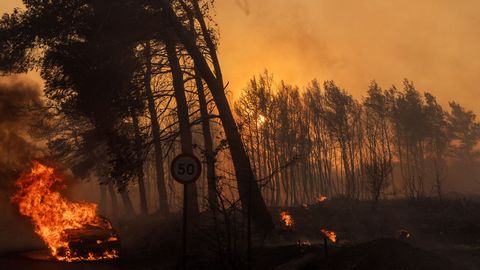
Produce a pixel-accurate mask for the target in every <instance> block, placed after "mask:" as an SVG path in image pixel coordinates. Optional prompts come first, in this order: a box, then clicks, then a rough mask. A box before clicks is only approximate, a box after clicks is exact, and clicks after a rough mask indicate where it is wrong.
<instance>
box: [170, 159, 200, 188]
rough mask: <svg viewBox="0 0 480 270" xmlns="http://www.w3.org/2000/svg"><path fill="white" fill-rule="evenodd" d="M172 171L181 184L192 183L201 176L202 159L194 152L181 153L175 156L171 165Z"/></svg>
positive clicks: (174, 177)
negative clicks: (193, 153)
mask: <svg viewBox="0 0 480 270" xmlns="http://www.w3.org/2000/svg"><path fill="white" fill-rule="evenodd" d="M170 172H171V174H172V176H173V179H175V180H176V181H177V182H179V183H181V184H190V183H193V182H195V181H197V179H198V178H199V177H200V174H201V173H202V164H201V163H200V160H198V158H197V157H196V156H194V155H192V154H187V153H184V154H180V155H178V156H177V157H175V158H174V159H173V161H172V164H171V166H170Z"/></svg>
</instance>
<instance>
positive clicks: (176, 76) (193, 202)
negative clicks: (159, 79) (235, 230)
mask: <svg viewBox="0 0 480 270" xmlns="http://www.w3.org/2000/svg"><path fill="white" fill-rule="evenodd" d="M165 48H166V51H167V57H168V61H169V63H170V67H171V72H172V80H173V88H174V92H175V100H176V102H177V115H178V121H179V126H180V141H181V145H182V152H183V153H189V154H193V145H192V131H191V130H190V119H189V114H188V104H187V99H186V97H185V85H184V84H183V73H182V69H181V67H180V63H179V62H178V57H177V50H176V48H175V43H173V40H172V39H171V38H170V37H169V38H167V39H166V41H165ZM187 196H188V206H187V207H188V209H189V211H188V213H189V215H193V216H195V215H198V212H199V210H198V200H197V187H196V185H195V183H193V184H188V185H187Z"/></svg>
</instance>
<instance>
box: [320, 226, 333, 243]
mask: <svg viewBox="0 0 480 270" xmlns="http://www.w3.org/2000/svg"><path fill="white" fill-rule="evenodd" d="M321 232H322V233H323V235H324V236H325V237H326V238H328V239H330V241H332V243H335V242H337V234H336V233H335V232H333V231H327V230H324V229H322V230H321Z"/></svg>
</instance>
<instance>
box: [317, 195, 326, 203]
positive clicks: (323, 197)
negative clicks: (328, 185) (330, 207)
mask: <svg viewBox="0 0 480 270" xmlns="http://www.w3.org/2000/svg"><path fill="white" fill-rule="evenodd" d="M326 200H327V196H319V197H318V198H317V202H318V203H323V202H325V201H326Z"/></svg>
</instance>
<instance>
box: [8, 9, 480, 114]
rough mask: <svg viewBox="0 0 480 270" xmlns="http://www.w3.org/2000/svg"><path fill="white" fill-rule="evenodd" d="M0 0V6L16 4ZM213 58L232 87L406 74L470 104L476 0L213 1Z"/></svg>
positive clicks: (354, 82)
mask: <svg viewBox="0 0 480 270" xmlns="http://www.w3.org/2000/svg"><path fill="white" fill-rule="evenodd" d="M19 3H20V1H19V0H2V1H1V2H0V12H2V13H3V12H4V11H6V10H10V9H11V8H13V7H14V6H18V4H19ZM216 6H217V9H216V14H217V17H216V19H217V22H218V24H219V26H220V31H221V32H220V33H221V39H220V43H221V44H220V59H221V62H222V66H223V71H224V73H225V78H226V80H227V81H229V82H230V88H229V89H230V90H231V91H232V92H234V93H238V92H239V90H240V89H241V88H243V87H244V86H245V85H246V84H247V82H248V79H250V78H251V77H252V76H253V75H255V74H258V73H260V72H262V71H263V70H264V69H265V68H266V69H268V70H269V71H270V72H271V73H273V74H274V75H275V78H276V79H277V80H279V79H283V80H285V81H287V82H289V83H293V84H298V85H300V86H303V85H305V84H306V83H308V81H310V80H311V79H313V78H317V79H319V80H330V79H332V80H335V81H336V82H337V83H338V84H339V85H340V86H342V87H344V88H346V89H347V90H348V91H349V92H351V93H353V94H354V95H355V96H356V97H361V96H362V95H363V94H364V93H365V91H366V87H367V86H368V84H369V82H370V81H371V80H372V79H376V80H377V81H378V82H379V83H380V85H382V86H383V87H388V86H390V85H391V84H397V85H400V84H401V81H402V80H403V78H409V79H410V80H413V81H414V82H415V83H416V85H417V87H418V88H419V89H420V90H422V91H429V92H431V93H433V94H435V95H436V96H437V97H438V98H439V101H440V102H441V103H442V104H446V103H447V102H448V101H450V100H456V101H458V102H460V103H461V104H463V105H465V106H466V107H468V108H470V109H473V110H474V111H476V112H480V104H479V103H478V100H479V99H480V89H479V85H480V49H479V48H480V15H478V10H480V2H479V1H478V0H460V1H452V0H420V1H418V0H389V1H385V0H365V1H358V0H295V1H292V0H258V1H257V0H255V1H254V0H217V1H216Z"/></svg>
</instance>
